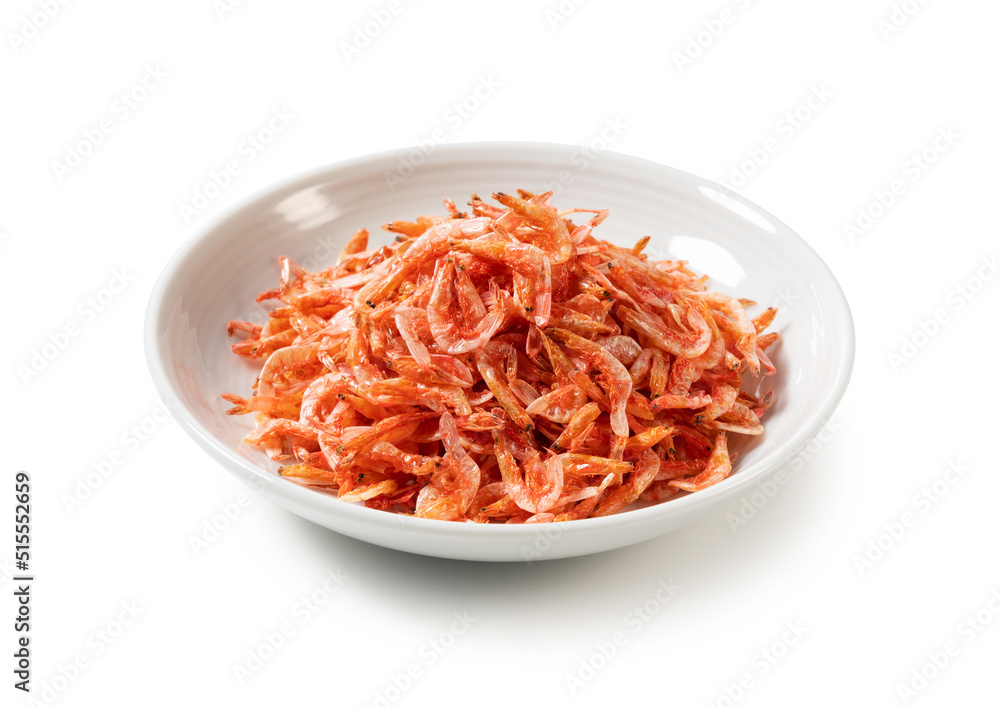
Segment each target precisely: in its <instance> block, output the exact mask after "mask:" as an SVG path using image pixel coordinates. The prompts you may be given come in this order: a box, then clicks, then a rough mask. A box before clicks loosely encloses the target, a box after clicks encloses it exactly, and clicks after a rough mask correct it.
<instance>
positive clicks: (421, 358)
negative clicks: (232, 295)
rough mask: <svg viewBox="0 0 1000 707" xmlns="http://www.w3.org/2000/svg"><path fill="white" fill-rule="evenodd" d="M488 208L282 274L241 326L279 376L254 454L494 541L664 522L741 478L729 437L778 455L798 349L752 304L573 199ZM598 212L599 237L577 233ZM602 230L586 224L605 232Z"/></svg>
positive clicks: (363, 236)
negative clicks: (485, 527) (767, 445)
mask: <svg viewBox="0 0 1000 707" xmlns="http://www.w3.org/2000/svg"><path fill="white" fill-rule="evenodd" d="M518 193H519V194H520V196H511V195H508V194H502V193H498V194H493V199H495V200H496V202H498V203H499V204H500V205H499V206H496V205H493V204H491V203H487V202H484V201H483V200H481V199H480V198H479V197H478V196H476V195H473V196H472V199H471V201H470V202H469V207H470V212H469V213H462V212H460V211H459V210H458V209H457V208H456V206H455V204H454V203H453V202H451V201H450V200H447V199H446V200H445V206H446V207H447V209H448V215H447V216H445V217H435V216H421V217H419V218H418V219H417V220H416V221H415V222H405V221H395V222H393V223H390V224H387V225H385V226H384V228H385V229H386V230H388V231H391V232H393V233H395V234H397V237H396V241H395V242H394V243H392V244H391V245H386V246H382V247H380V248H375V249H371V250H370V249H369V247H368V232H367V231H365V230H364V229H362V230H361V231H358V232H357V233H356V234H354V236H353V237H352V238H351V239H350V241H349V242H348V243H347V247H346V248H344V252H343V253H342V254H341V255H340V257H339V259H338V261H337V264H336V265H335V266H333V267H330V268H327V269H326V270H322V271H319V272H307V271H306V270H305V269H303V268H302V267H300V266H298V265H296V264H295V263H294V262H292V261H290V260H288V259H287V258H281V259H280V263H281V283H280V286H278V287H277V288H275V289H273V290H268V291H267V292H264V293H262V294H261V295H260V296H259V297H258V301H264V300H277V301H278V302H279V303H280V306H278V307H277V308H276V309H274V310H273V311H271V313H270V316H269V318H268V320H267V323H266V324H264V326H263V327H261V326H255V325H253V324H250V323H248V322H239V321H233V322H230V324H229V333H230V335H231V336H234V335H237V334H239V335H241V336H242V339H241V340H240V341H238V342H237V343H235V344H234V345H233V351H234V352H235V353H237V354H239V355H240V356H244V357H247V358H251V359H257V360H259V361H263V367H262V368H261V371H260V376H259V377H258V379H257V383H256V385H255V391H254V393H253V396H252V397H250V398H242V397H239V396H237V395H230V394H226V395H223V396H222V397H223V398H225V399H226V400H227V401H229V402H230V403H232V404H233V405H234V407H232V408H231V409H230V410H228V413H229V414H237V415H238V414H245V413H256V415H257V426H256V429H255V431H254V432H253V433H252V434H250V435H249V436H248V437H247V438H246V441H247V442H248V443H250V444H253V445H256V446H258V447H261V448H263V449H264V451H265V452H266V453H267V454H268V455H269V456H270V457H271V458H272V459H276V460H288V461H287V462H286V465H285V466H282V467H281V469H280V473H281V474H282V475H283V476H285V477H288V478H290V479H295V480H296V481H298V482H300V483H303V484H307V485H312V486H321V487H327V489H328V490H330V491H335V492H336V493H337V495H338V496H339V497H340V498H341V499H343V500H345V501H353V502H362V503H364V504H365V505H366V506H368V507H370V508H377V509H382V510H386V511H393V512H398V513H405V514H412V515H416V516H420V517H424V518H437V519H442V520H452V521H470V522H477V523H497V522H507V523H522V522H524V523H531V522H540V521H563V520H573V519H579V518H587V517H594V516H604V515H608V514H610V513H616V512H618V511H620V510H622V509H623V508H626V507H627V506H629V505H630V504H632V503H634V502H636V501H638V500H641V501H647V502H660V501H664V500H666V499H670V498H672V497H675V496H677V495H682V494H686V493H692V492H696V491H700V490H702V489H705V488H707V487H709V486H711V485H713V484H716V483H718V482H719V481H721V480H722V479H724V478H726V477H727V476H728V475H729V473H730V471H731V469H732V463H731V458H730V454H729V451H728V448H727V442H726V438H727V437H726V436H727V433H735V434H743V435H759V434H761V433H762V432H763V427H762V426H761V422H760V418H761V416H762V414H763V413H764V411H765V410H766V409H767V408H768V407H769V405H770V402H771V400H770V398H771V396H770V393H768V394H767V395H765V396H763V397H762V398H759V397H757V396H755V395H753V394H750V393H748V392H746V391H743V390H741V386H742V383H743V381H742V377H741V376H742V374H743V373H744V372H747V371H749V372H751V373H752V374H754V375H757V374H759V373H760V372H761V371H762V370H763V372H764V373H765V374H771V373H774V366H773V365H772V363H771V361H770V360H768V357H767V355H766V354H765V350H766V349H767V348H768V347H769V346H770V345H771V344H772V343H774V341H775V340H776V339H777V338H778V335H777V334H776V333H768V334H764V333H763V330H764V329H765V328H766V327H767V326H768V325H769V324H770V323H771V321H772V320H773V319H774V315H775V310H774V309H773V308H771V309H767V310H766V311H764V312H763V313H761V314H760V315H759V316H757V317H756V318H755V319H751V318H750V317H749V316H748V315H747V313H746V312H745V311H744V305H748V306H749V305H752V304H753V303H752V302H748V301H745V300H738V299H735V298H733V297H730V296H728V295H724V294H720V293H718V292H711V291H708V289H707V288H706V281H707V277H706V276H699V275H697V274H695V273H694V272H692V271H691V270H689V269H688V268H687V267H686V265H685V262H684V261H670V260H661V261H654V260H650V259H649V258H648V257H647V256H645V255H643V254H642V251H643V248H644V247H645V246H646V244H647V243H648V241H649V236H646V237H644V238H642V239H641V240H640V241H639V242H638V243H637V244H636V245H635V247H633V248H631V249H628V248H622V247H619V246H615V245H612V244H610V243H607V242H605V241H601V240H597V239H596V238H595V237H594V235H593V234H592V231H593V230H594V229H595V227H596V226H598V224H600V223H601V222H602V221H604V219H605V218H606V217H607V215H608V212H607V211H600V210H598V211H594V210H588V209H569V210H567V211H559V210H557V209H556V208H555V207H553V206H552V205H551V204H550V200H551V193H545V194H539V195H534V194H531V193H529V192H524V191H519V192H518ZM577 214H579V217H578V218H579V219H580V220H581V221H582V222H581V223H579V224H577V223H574V222H573V221H572V220H571V219H570V217H571V216H573V215H577ZM583 219H586V220H583Z"/></svg>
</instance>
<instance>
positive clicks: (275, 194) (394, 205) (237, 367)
mask: <svg viewBox="0 0 1000 707" xmlns="http://www.w3.org/2000/svg"><path fill="white" fill-rule="evenodd" d="M399 177H404V178H403V179H402V180H399V179H398V178H399ZM519 187H520V188H523V189H527V190H530V191H536V192H537V191H542V190H545V189H548V188H553V189H555V191H556V194H555V199H554V203H555V204H556V205H557V206H558V207H560V208H569V207H574V206H578V207H582V208H607V209H610V211H611V215H610V217H609V218H608V220H607V221H605V223H604V224H602V225H601V226H600V227H599V228H598V229H597V231H596V235H597V236H598V237H601V238H604V239H607V240H611V241H616V242H619V243H621V244H625V245H629V246H631V245H632V244H634V243H635V241H636V240H638V238H640V237H641V236H643V235H647V234H648V235H651V236H652V240H651V242H650V245H649V248H648V249H647V252H649V253H651V254H653V255H655V256H657V257H671V258H683V259H686V260H688V261H689V262H690V264H691V267H692V268H694V269H696V270H698V271H700V272H704V273H707V274H708V275H710V276H711V277H712V281H711V282H710V287H711V288H712V289H718V290H722V291H724V292H728V293H730V294H735V295H738V296H740V297H747V298H750V299H754V300H756V301H757V302H759V303H760V306H761V308H763V307H766V306H768V305H771V304H776V305H777V306H778V307H779V309H780V313H779V315H778V318H777V319H776V321H775V324H774V326H773V328H774V329H776V330H777V331H780V332H781V334H782V339H781V341H780V342H779V344H777V345H776V346H775V347H774V348H773V349H772V350H771V351H770V352H769V353H772V354H773V356H772V358H773V359H774V361H775V364H776V365H777V366H778V368H779V374H778V375H777V376H772V377H770V378H768V379H766V381H765V385H766V386H772V387H773V388H774V390H775V394H776V396H777V403H776V404H775V406H774V407H773V408H772V409H771V410H770V411H769V413H768V415H767V416H766V417H765V419H764V423H765V430H766V431H765V434H764V435H763V436H762V437H758V438H756V439H755V440H753V441H752V442H750V443H743V444H740V445H738V446H736V445H734V446H735V448H737V449H738V450H739V451H740V456H739V459H738V460H737V461H736V462H735V465H734V472H733V474H732V475H731V476H730V477H729V478H728V479H726V480H724V481H723V482H721V483H719V484H717V485H715V486H713V487H711V488H709V489H706V490H705V491H702V492H699V493H695V494H691V495H689V496H686V497H683V498H678V499H675V500H673V501H668V502H666V503H663V504H660V505H657V506H652V507H648V508H639V509H635V510H631V511H626V512H623V513H620V514H618V515H615V516H609V517H603V518H588V519H585V520H577V521H570V522H567V523H559V524H537V525H527V526H526V525H480V524H473V523H452V522H447V521H437V520H428V519H424V518H411V517H406V516H400V515H396V514H392V513H386V512H383V511H377V510H371V509H368V508H364V507H363V506H359V505H354V504H349V503H345V502H342V501H339V500H337V499H336V498H335V497H333V496H331V495H330V494H327V493H323V492H320V491H317V490H315V489H309V488H305V487H302V486H299V485H297V484H296V483H294V482H292V481H289V480H287V479H282V478H280V477H278V476H277V475H276V474H275V470H276V469H277V466H278V465H277V464H275V463H272V462H271V461H270V460H269V459H268V458H267V457H266V456H265V455H264V454H263V453H262V452H260V451H258V450H257V449H256V448H253V447H250V446H248V445H245V444H243V443H242V442H241V439H242V438H243V437H244V435H246V434H247V432H248V431H249V430H250V428H251V425H252V420H251V419H250V418H251V417H252V416H250V415H247V416H242V417H233V416H227V415H225V414H224V413H225V410H226V409H227V407H229V404H228V403H226V402H225V401H224V400H222V399H221V398H220V397H219V396H220V394H221V393H223V392H231V393H236V394H238V395H248V394H249V393H250V390H251V385H252V383H253V381H254V379H255V377H256V366H255V365H253V364H251V363H250V362H247V361H244V360H242V359H239V358H237V357H236V356H235V355H234V354H232V353H231V351H230V344H231V343H232V342H231V340H230V339H229V337H228V336H227V335H226V323H227V322H228V321H229V320H230V319H250V320H256V321H258V322H260V323H263V321H264V317H265V315H266V311H267V310H266V309H265V308H264V307H262V306H260V305H257V304H255V303H254V298H255V296H256V295H257V293H259V292H261V291H263V290H266V289H269V288H271V287H273V286H274V285H275V284H276V282H277V277H278V270H277V266H276V260H277V257H278V256H279V255H288V256H290V257H291V258H293V259H295V260H296V261H298V262H299V263H301V264H303V265H305V266H306V267H309V268H310V269H315V268H317V267H321V266H322V267H325V266H326V265H327V264H329V262H331V260H335V259H336V256H337V254H338V253H339V252H340V250H341V247H342V245H343V243H344V242H345V240H346V239H347V238H348V237H349V236H350V235H351V234H352V233H354V231H355V230H356V229H358V228H360V227H362V226H364V227H367V228H368V229H369V231H371V232H372V235H373V236H376V237H381V236H382V234H384V232H383V231H381V230H380V228H379V227H380V226H381V224H383V223H386V222H388V221H391V220H397V219H412V218H415V217H416V216H417V215H419V214H423V213H442V212H443V207H442V205H441V202H442V199H443V198H444V197H446V196H447V197H450V198H451V199H453V200H454V201H455V202H456V203H457V204H459V205H460V207H461V205H463V204H465V202H466V201H468V198H469V195H470V194H472V193H474V192H475V193H479V194H480V195H482V196H483V197H484V198H486V197H487V196H488V195H489V194H490V193H492V192H494V191H506V192H513V191H514V190H516V189H517V188H519ZM386 240H388V238H386ZM145 335H146V355H147V358H148V361H149V368H150V372H151V374H152V377H153V381H154V383H155V385H156V387H157V389H158V390H159V393H160V395H161V396H162V397H163V399H164V402H165V403H166V404H167V406H168V407H169V409H170V410H171V411H172V413H173V415H174V416H175V417H176V419H177V421H178V422H179V423H180V424H181V426H182V427H183V428H184V429H185V430H186V431H187V432H188V433H189V434H190V435H191V436H192V437H193V438H194V440H195V441H196V442H197V443H198V444H199V445H201V447H203V448H204V449H205V451H206V452H208V453H209V455H211V457H212V458H213V459H215V460H216V461H217V462H219V463H220V464H221V465H222V466H223V467H224V468H226V469H227V470H229V471H230V472H232V473H233V474H235V475H236V476H237V477H238V478H240V479H241V480H243V481H244V482H245V483H248V484H249V485H251V487H252V488H254V489H257V490H259V491H260V492H261V493H262V494H264V495H266V496H267V497H268V498H270V499H271V500H273V501H274V502H275V503H277V504H279V505H281V506H283V507H285V508H287V509H288V510H290V511H292V512H293V513H297V514H298V515H300V516H302V517H304V518H308V519H309V520H311V521H313V522H315V523H318V524H320V525H323V526H325V527H327V528H330V529H332V530H335V531H337V532H339V533H343V534H345V535H349V536H352V537H355V538H359V539H361V540H365V541H368V542H371V543H375V544H377V545H383V546H385V547H390V548H395V549H398V550H404V551H407V552H413V553H418V554H424V555H433V556H437V557H448V558H456V559H468V560H490V561H517V560H540V559H555V558H561V557H573V556H577V555H585V554H589V553H595V552H602V551H605V550H611V549H615V548H619V547H623V546H626V545H630V544H632V543H637V542H641V541H643V540H648V539H650V538H653V537H656V536H659V535H661V534H664V533H667V532H670V531H672V530H675V529H676V528H678V527H680V526H683V525H684V524H686V523H689V522H692V521H694V520H696V519H698V518H701V517H703V516H705V515H706V514H710V513H712V512H713V511H716V512H717V509H718V508H719V506H720V505H721V504H724V503H726V502H728V501H731V500H734V499H736V498H738V497H739V496H740V495H741V494H743V493H747V492H749V491H752V490H753V489H754V488H755V486H756V484H757V483H759V482H760V481H761V480H763V479H764V478H765V477H766V476H767V475H768V474H770V473H772V472H774V471H775V470H777V469H779V468H780V467H781V466H783V465H785V464H787V463H788V462H789V461H791V459H792V458H793V457H794V456H795V455H796V454H797V453H798V452H799V451H801V450H802V449H803V448H804V447H805V446H806V445H807V444H808V443H809V442H810V440H811V439H812V438H813V437H814V436H815V435H816V434H818V433H819V431H820V430H821V428H822V427H823V425H824V424H825V423H826V422H827V421H828V420H829V418H830V416H831V415H832V414H833V411H834V409H835V408H836V406H837V404H838V403H839V401H840V399H841V397H842V396H843V393H844V391H845V389H846V388H847V384H848V380H849V379H850V373H851V367H852V364H853V359H854V330H853V326H852V322H851V315H850V310H849V308H848V305H847V301H846V300H845V298H844V295H843V292H842V291H841V289H840V287H839V285H838V284H837V281H836V280H835V279H834V277H833V275H832V274H831V273H830V271H829V269H827V267H826V265H825V264H824V263H823V261H822V260H821V259H820V258H819V256H818V255H817V254H816V253H815V251H813V250H812V249H811V248H810V247H809V246H808V245H806V243H805V242H804V241H803V240H802V239H801V238H799V237H798V236H797V235H796V234H795V233H793V232H792V231H791V230H790V229H789V228H788V227H787V226H785V225H784V224H782V223H781V222H780V221H778V220H777V219H775V218H774V217H773V216H771V215H770V214H768V213H766V212H765V211H763V210H762V209H760V208H759V207H757V206H755V205H753V204H751V203H749V202H747V201H746V200H745V199H743V198H741V197H739V196H736V195H733V194H732V193H729V192H728V191H727V190H725V188H724V187H720V186H719V185H717V184H714V183H712V182H709V181H707V180H704V179H700V178H698V177H694V176H692V175H689V174H686V173H684V172H679V171H677V170H675V169H671V168H669V167H664V166H662V165H659V164H654V163H652V162H648V161H645V160H642V159H637V158H634V157H626V156H623V155H618V154H612V153H603V154H601V155H600V156H599V157H598V158H597V159H596V160H593V161H591V160H589V159H588V158H586V157H585V156H584V154H583V153H582V152H581V151H580V149H579V148H577V147H573V146H565V145H550V144H532V143H476V144H464V145H463V144H458V145H447V146H438V147H436V148H435V149H434V150H433V152H432V153H431V154H430V155H424V154H423V152H422V151H420V150H417V149H413V150H398V151H395V152H388V153H383V154H379V155H374V156H370V157H364V158H361V159H355V160H351V161H348V162H344V163H341V164H338V165H333V166H330V167H324V168H322V169H318V170H316V171H313V172H310V173H308V174H305V175H303V176H298V177H295V178H293V179H290V180H286V181H284V182H282V183H280V184H278V185H276V186H274V187H272V188H269V189H267V190H265V191H263V192H261V193H258V194H255V195H253V196H251V197H249V198H248V199H246V200H244V201H243V202H242V203H240V204H237V205H236V206H235V207H234V208H232V209H230V210H229V211H228V212H227V213H225V214H223V215H222V216H220V217H219V218H218V219H216V220H215V221H214V222H213V223H212V224H210V225H208V226H206V227H205V228H203V229H201V231H200V232H198V233H197V234H196V235H194V236H193V237H192V238H191V239H190V240H189V241H188V242H187V243H185V244H184V246H183V247H182V248H181V249H180V251H179V252H178V253H177V254H176V255H175V256H174V257H173V259H172V260H171V261H170V263H169V264H168V265H167V267H166V269H165V271H164V272H163V274H162V275H161V277H160V279H159V281H158V282H157V284H156V287H155V289H154V291H153V295H152V298H151V300H150V303H149V308H148V311H147V319H146V334H145ZM790 530H791V529H790Z"/></svg>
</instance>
